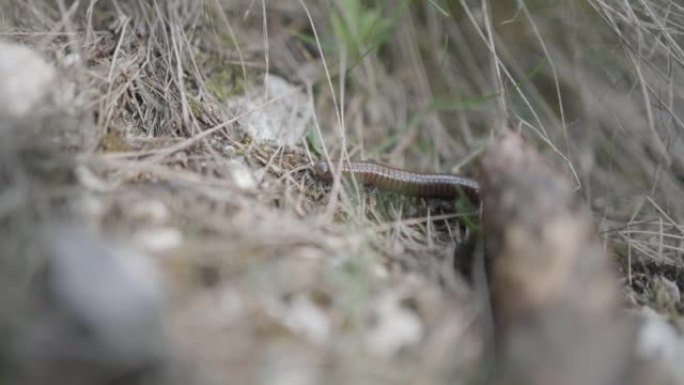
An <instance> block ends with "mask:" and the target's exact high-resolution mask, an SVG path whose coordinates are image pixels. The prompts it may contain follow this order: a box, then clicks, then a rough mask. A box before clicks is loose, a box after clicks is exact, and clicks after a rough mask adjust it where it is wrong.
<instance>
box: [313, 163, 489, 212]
mask: <svg viewBox="0 0 684 385" xmlns="http://www.w3.org/2000/svg"><path fill="white" fill-rule="evenodd" d="M313 172H314V174H315V175H316V176H317V177H318V178H319V179H321V180H323V181H326V182H331V181H332V180H333V173H332V168H331V167H330V164H329V163H328V162H327V161H325V160H321V161H318V162H316V163H315V164H314V166H313ZM341 172H342V173H343V175H348V176H351V177H353V178H355V179H356V180H357V181H358V182H359V183H361V184H363V185H365V186H374V187H378V188H382V189H386V190H390V191H394V192H398V193H401V194H405V195H412V196H417V197H422V198H436V199H456V198H458V197H459V196H460V194H461V192H462V193H463V194H465V195H466V196H467V197H468V199H469V200H470V201H471V202H472V203H473V204H476V205H477V204H478V203H479V190H480V186H479V184H478V183H477V182H476V181H474V180H472V179H470V178H464V177H461V176H458V175H453V174H438V173H434V174H433V173H420V172H414V171H408V170H402V169H398V168H394V167H389V166H384V165H381V164H378V163H373V162H350V163H346V162H343V163H342V169H341Z"/></svg>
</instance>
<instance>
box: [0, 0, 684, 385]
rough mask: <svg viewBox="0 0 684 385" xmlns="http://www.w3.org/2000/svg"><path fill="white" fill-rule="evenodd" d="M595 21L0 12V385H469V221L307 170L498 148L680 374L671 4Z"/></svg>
mask: <svg viewBox="0 0 684 385" xmlns="http://www.w3.org/2000/svg"><path fill="white" fill-rule="evenodd" d="M608 3H610V2H604V1H601V0H572V1H568V0H562V1H561V0H558V1H548V2H544V1H532V0H526V1H482V2H475V1H466V0H461V1H457V0H441V1H440V0H426V1H409V0H397V1H380V0H377V1H375V0H374V1H361V0H335V1H313V0H299V1H295V0H284V1H277V2H276V1H265V0H262V1H254V0H202V1H191V0H167V1H162V0H151V1H144V0H115V1H95V0H84V1H71V0H57V1H54V2H53V1H40V0H26V1H13V0H0V231H1V233H0V244H1V245H2V257H1V260H0V275H2V276H1V277H0V306H2V307H1V309H2V312H0V314H1V316H0V368H6V370H0V373H3V372H4V373H6V374H0V382H6V383H8V384H10V383H35V384H42V383H64V384H129V383H153V384H157V383H159V384H174V383H193V384H204V383H207V384H224V383H230V384H253V383H254V384H318V383H325V384H426V383H434V384H447V383H449V384H453V383H471V382H477V381H479V380H481V377H482V373H486V372H487V371H488V369H489V366H488V365H489V363H490V362H489V361H488V357H489V354H490V352H489V350H488V349H489V344H488V342H489V341H488V338H489V337H488V333H489V332H490V330H489V328H490V327H491V325H490V323H491V321H490V320H489V315H488V312H489V309H488V306H489V304H488V302H487V301H486V299H484V298H483V296H482V295H481V294H482V289H483V287H485V286H486V283H485V282H482V281H481V280H478V279H476V277H475V278H474V277H472V276H470V274H469V269H470V266H467V263H465V262H464V259H466V257H467V256H468V255H471V254H473V253H474V252H475V251H474V250H473V249H472V247H470V248H469V246H472V244H471V243H469V242H468V239H471V237H472V236H473V235H475V236H484V237H486V236H487V234H482V227H481V225H480V223H479V214H478V210H477V207H473V206H469V205H464V204H463V202H457V203H454V202H438V201H432V200H422V199H419V198H412V197H405V196H401V195H399V194H394V193H388V192H385V191H380V190H377V189H369V188H364V187H363V186H358V185H348V184H343V183H334V184H332V185H328V184H326V183H322V182H321V181H320V180H317V179H316V178H315V176H314V175H313V173H312V172H311V170H310V167H311V165H312V164H313V162H315V161H317V160H319V159H333V160H337V159H344V160H349V159H351V160H374V161H378V162H382V163H385V164H388V165H392V166H395V167H401V168H407V169H411V170H416V171H423V172H448V173H456V174H460V175H465V176H473V177H477V176H478V172H479V160H480V156H481V154H482V152H483V151H484V150H485V148H486V147H487V145H488V144H490V143H491V141H492V138H494V137H496V136H497V135H498V134H499V133H501V132H502V130H505V129H508V128H512V129H515V130H518V131H519V132H521V135H522V136H523V137H524V138H525V140H526V141H527V143H529V144H530V146H531V147H533V148H535V149H536V150H538V151H539V152H540V153H542V154H543V155H544V156H546V157H547V158H548V159H549V160H550V162H552V163H553V164H554V165H555V166H556V167H557V169H558V173H559V174H560V175H562V176H563V177H564V178H567V180H569V181H571V183H572V186H573V187H572V188H573V189H574V192H575V194H577V195H578V196H580V197H581V198H582V199H583V201H584V202H586V204H587V205H588V206H589V208H590V210H591V215H592V219H593V221H594V223H595V225H596V228H597V231H598V233H599V236H600V239H601V241H602V242H603V246H604V252H605V253H606V254H607V255H608V257H609V258H610V260H611V262H613V263H614V266H615V270H616V271H617V273H618V274H617V275H618V276H619V285H620V288H621V299H622V301H623V307H624V309H625V311H626V312H629V313H637V314H642V315H644V317H650V318H649V319H653V320H654V321H653V322H656V323H657V325H658V326H657V327H656V329H657V330H658V332H657V333H656V334H657V336H658V337H656V340H657V341H661V342H662V341H666V342H668V343H672V344H673V345H671V346H670V345H668V347H663V346H665V345H658V346H660V348H655V349H656V351H657V352H658V354H661V355H662V360H663V361H668V362H669V361H672V362H673V363H676V362H679V361H681V360H682V359H684V337H682V335H681V333H682V331H684V317H683V314H684V300H683V299H682V296H681V291H682V290H683V289H684V7H683V6H682V5H681V4H680V3H679V2H678V1H676V0H656V1H651V2H644V1H625V2H620V3H619V4H618V3H615V4H608ZM338 182H339V181H338ZM464 255H465V256H464ZM649 330H650V329H649ZM654 333H655V332H654ZM662 344H665V342H662ZM673 366H674V367H676V366H678V365H676V364H673ZM680 374H682V373H680ZM673 376H675V377H677V375H676V374H674V375H673ZM17 378H19V379H21V380H19V382H17V381H18V380H17ZM680 381H684V374H682V377H681V378H680Z"/></svg>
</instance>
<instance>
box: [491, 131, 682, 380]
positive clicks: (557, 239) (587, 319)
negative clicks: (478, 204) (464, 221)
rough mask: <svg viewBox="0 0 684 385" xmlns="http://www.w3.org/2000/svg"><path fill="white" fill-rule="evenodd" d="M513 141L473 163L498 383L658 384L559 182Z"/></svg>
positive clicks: (584, 220) (592, 232) (580, 214)
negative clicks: (477, 169) (478, 179)
mask: <svg viewBox="0 0 684 385" xmlns="http://www.w3.org/2000/svg"><path fill="white" fill-rule="evenodd" d="M561 175H562V174H561V173H560V172H559V171H558V170H555V169H554V168H553V167H551V166H550V165H549V164H548V163H547V160H546V159H544V158H543V157H542V156H540V155H539V154H538V153H536V152H535V151H534V150H533V149H531V147H529V146H527V145H526V144H525V143H524V142H523V141H522V139H521V138H520V137H519V136H518V135H516V134H513V133H507V134H504V135H503V136H502V137H500V138H499V139H498V140H496V141H495V143H494V144H493V145H492V146H491V148H490V149H489V151H488V152H487V153H486V154H485V156H484V158H483V161H482V176H483V177H482V185H483V189H482V191H483V195H482V201H483V225H484V233H485V234H486V238H487V240H486V250H487V255H488V257H489V258H490V270H491V281H490V286H491V291H492V309H493V313H494V323H495V335H496V338H495V339H496V343H497V353H498V358H499V359H500V360H501V362H502V363H503V366H504V371H503V374H504V376H503V378H504V380H503V382H504V383H514V384H538V385H544V384H568V385H569V384H577V385H580V384H583V385H586V384H597V385H598V384H606V385H607V384H615V385H617V384H629V383H632V384H643V383H649V384H668V383H676V382H675V380H676V375H675V374H669V373H668V372H667V371H664V370H663V368H662V367H660V368H659V369H657V370H656V369H655V366H654V365H652V364H651V363H649V362H648V361H649V359H650V358H655V357H654V356H651V357H646V356H644V355H643V354H641V355H637V354H636V344H637V335H638V330H637V320H636V319H635V318H633V317H629V316H628V315H627V313H626V312H625V311H624V310H623V309H622V308H621V306H620V302H619V292H618V285H617V279H616V278H617V277H616V275H615V274H614V272H613V268H612V266H611V264H610V263H609V261H608V258H607V257H606V255H605V254H604V250H603V245H602V242H601V239H600V237H599V236H598V232H597V229H596V228H595V227H594V225H593V223H592V221H591V216H590V212H589V210H588V208H587V207H586V205H585V204H584V203H583V202H582V201H581V200H580V199H579V197H578V195H577V194H575V192H574V191H573V190H574V189H573V186H572V185H571V184H570V182H569V181H568V179H566V178H564V177H562V176H561Z"/></svg>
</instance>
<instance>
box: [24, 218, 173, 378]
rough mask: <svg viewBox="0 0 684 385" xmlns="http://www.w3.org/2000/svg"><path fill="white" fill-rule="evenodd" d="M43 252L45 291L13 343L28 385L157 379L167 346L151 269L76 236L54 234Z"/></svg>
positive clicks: (42, 285)
mask: <svg viewBox="0 0 684 385" xmlns="http://www.w3.org/2000/svg"><path fill="white" fill-rule="evenodd" d="M45 252H46V253H47V260H46V262H47V263H46V268H45V271H44V272H43V273H42V274H41V275H40V279H39V281H38V287H40V290H39V291H37V292H36V295H35V296H34V302H33V305H32V306H31V311H30V317H29V320H28V322H27V323H26V324H25V326H24V327H22V328H21V332H20V333H19V334H18V338H17V339H16V341H15V346H16V352H17V357H18V362H19V367H20V368H21V369H20V373H21V374H20V378H22V379H23V381H25V382H26V383H31V384H45V383H51V384H109V383H114V381H121V380H124V379H125V380H126V383H138V382H136V381H142V379H144V378H148V377H149V376H150V375H152V374H153V373H155V371H156V370H158V369H159V368H160V367H161V364H163V363H164V360H165V358H166V357H165V351H166V346H165V343H164V333H163V328H162V324H161V316H160V314H159V310H160V305H161V302H160V301H161V294H162V291H161V286H160V285H159V280H158V278H157V273H156V271H155V270H154V268H153V267H152V266H150V265H149V264H148V261H146V260H145V259H144V257H142V256H138V255H136V254H134V253H131V252H124V251H118V252H117V251H112V250H110V249H108V248H106V247H105V246H104V244H103V243H102V242H100V241H98V240H97V239H96V238H94V237H92V236H91V235H89V234H88V233H87V232H85V231H78V230H68V231H64V230H58V231H54V233H53V234H51V235H50V236H49V238H48V239H47V240H46V242H45ZM154 375H156V374H154Z"/></svg>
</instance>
